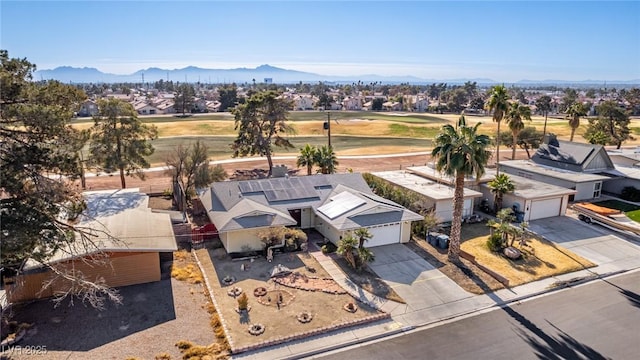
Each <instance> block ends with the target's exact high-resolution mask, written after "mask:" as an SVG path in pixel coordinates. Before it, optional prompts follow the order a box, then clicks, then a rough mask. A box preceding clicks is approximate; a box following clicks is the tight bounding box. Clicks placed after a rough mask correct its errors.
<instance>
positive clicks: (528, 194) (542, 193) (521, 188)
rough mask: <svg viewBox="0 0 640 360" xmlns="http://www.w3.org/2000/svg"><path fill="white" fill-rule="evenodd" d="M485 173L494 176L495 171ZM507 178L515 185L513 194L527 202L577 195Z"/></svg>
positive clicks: (528, 180) (516, 177) (514, 177)
mask: <svg viewBox="0 0 640 360" xmlns="http://www.w3.org/2000/svg"><path fill="white" fill-rule="evenodd" d="M487 172H488V173H490V174H491V176H495V174H496V171H495V170H494V169H489V170H487ZM509 178H510V179H511V181H512V182H513V185H515V190H514V191H513V194H514V195H515V196H518V197H521V198H524V199H527V200H534V199H542V198H547V197H556V196H562V195H573V194H575V193H577V191H576V190H572V189H567V188H563V187H561V186H556V185H552V184H547V183H544V182H541V181H535V180H531V179H527V178H523V177H521V176H517V175H513V174H509ZM485 186H487V187H488V186H489V185H488V184H487V185H485Z"/></svg>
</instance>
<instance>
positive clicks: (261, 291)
mask: <svg viewBox="0 0 640 360" xmlns="http://www.w3.org/2000/svg"><path fill="white" fill-rule="evenodd" d="M265 295H267V288H266V287H264V286H260V287H257V288H255V289H254V290H253V296H255V297H260V296H265Z"/></svg>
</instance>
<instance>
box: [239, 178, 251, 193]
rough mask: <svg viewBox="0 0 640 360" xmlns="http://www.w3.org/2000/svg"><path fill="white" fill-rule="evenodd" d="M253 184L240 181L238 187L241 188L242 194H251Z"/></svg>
mask: <svg viewBox="0 0 640 360" xmlns="http://www.w3.org/2000/svg"><path fill="white" fill-rule="evenodd" d="M250 185H251V183H250V182H248V181H240V182H238V187H239V188H240V192H242V193H248V192H251V186H250Z"/></svg>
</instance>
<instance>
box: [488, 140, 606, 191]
mask: <svg viewBox="0 0 640 360" xmlns="http://www.w3.org/2000/svg"><path fill="white" fill-rule="evenodd" d="M500 171H503V172H505V173H508V174H512V175H517V176H520V177H523V178H526V179H531V180H536V181H540V182H544V183H547V184H552V185H557V186H560V187H564V188H567V189H572V190H576V193H575V194H574V195H572V196H570V198H569V201H577V200H588V199H594V198H595V199H597V198H599V197H600V195H601V193H602V190H603V182H605V181H607V180H609V179H610V178H611V177H612V176H615V175H614V174H615V166H614V165H613V162H612V161H611V159H610V158H609V156H608V155H607V152H606V151H605V149H604V147H603V146H602V145H593V144H583V143H576V142H570V141H562V140H557V139H556V138H555V136H553V135H547V136H546V137H545V141H544V143H543V144H541V145H540V148H539V149H538V150H537V151H536V153H535V155H533V156H532V157H531V160H507V161H501V162H500Z"/></svg>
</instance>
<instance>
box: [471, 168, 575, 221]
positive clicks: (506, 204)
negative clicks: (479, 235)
mask: <svg viewBox="0 0 640 360" xmlns="http://www.w3.org/2000/svg"><path fill="white" fill-rule="evenodd" d="M495 174H496V172H495V170H493V169H487V175H490V176H492V177H495ZM509 178H510V179H511V181H512V182H513V184H514V185H515V190H514V191H512V192H510V193H506V194H504V195H503V197H502V207H503V208H512V209H514V210H516V211H517V212H519V213H520V216H521V217H520V219H519V220H521V221H531V220H538V219H544V218H549V217H554V216H564V215H565V213H566V211H567V206H568V205H569V197H570V196H572V195H575V193H576V190H571V189H567V188H564V187H560V186H556V185H552V184H548V183H544V182H540V181H534V180H530V179H527V178H523V177H520V176H517V175H513V174H510V175H509ZM480 192H482V195H483V196H484V198H485V199H487V201H488V202H489V205H490V206H491V207H493V200H494V199H493V198H494V194H493V193H492V192H491V188H490V187H489V185H488V184H487V183H483V184H481V185H480Z"/></svg>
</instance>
